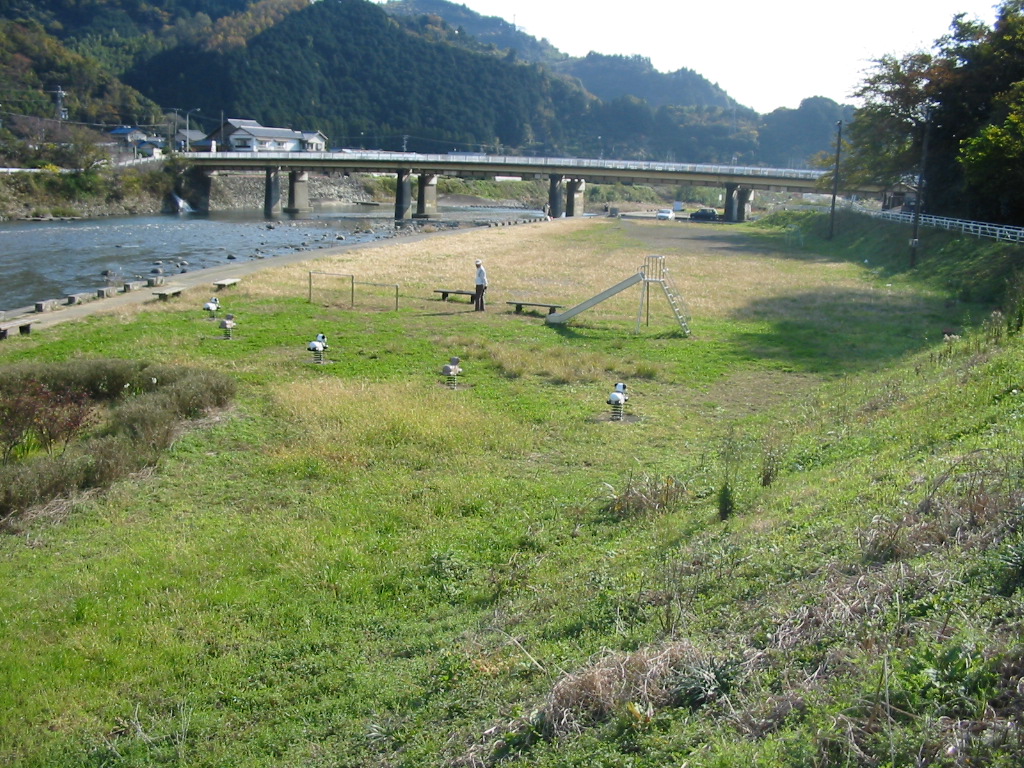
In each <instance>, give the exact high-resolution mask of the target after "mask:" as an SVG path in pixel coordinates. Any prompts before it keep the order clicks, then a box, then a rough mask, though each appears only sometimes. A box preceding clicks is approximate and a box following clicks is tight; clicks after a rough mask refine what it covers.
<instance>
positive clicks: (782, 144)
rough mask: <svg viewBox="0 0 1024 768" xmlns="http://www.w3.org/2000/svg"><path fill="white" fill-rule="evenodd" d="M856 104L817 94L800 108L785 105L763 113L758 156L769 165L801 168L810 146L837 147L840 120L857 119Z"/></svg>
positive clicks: (829, 148)
mask: <svg viewBox="0 0 1024 768" xmlns="http://www.w3.org/2000/svg"><path fill="white" fill-rule="evenodd" d="M853 115H854V108H853V107H852V106H850V105H846V106H842V105H840V104H837V103H836V102H834V101H832V99H826V98H825V97H824V96H814V97H812V98H809V99H804V100H803V101H802V102H800V106H799V107H797V108H796V109H788V108H786V107H781V108H779V109H776V110H774V111H772V112H769V113H768V114H767V115H762V116H761V118H760V121H759V123H758V125H759V130H758V142H759V147H758V157H759V158H760V160H761V162H762V163H764V164H765V165H768V166H774V167H778V168H800V167H801V166H802V165H803V164H804V163H806V162H807V160H808V155H807V148H808V147H820V148H821V149H822V151H826V150H828V151H830V152H831V151H834V150H835V142H836V138H837V130H836V124H837V123H839V122H840V121H842V122H844V123H849V122H850V121H851V120H853Z"/></svg>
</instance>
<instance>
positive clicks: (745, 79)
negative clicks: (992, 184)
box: [453, 0, 998, 114]
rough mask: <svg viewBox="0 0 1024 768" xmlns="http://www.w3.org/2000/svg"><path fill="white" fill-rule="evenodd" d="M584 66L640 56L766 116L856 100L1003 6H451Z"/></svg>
mask: <svg viewBox="0 0 1024 768" xmlns="http://www.w3.org/2000/svg"><path fill="white" fill-rule="evenodd" d="M453 1H454V2H459V3H460V4H462V5H465V6H466V7H468V8H470V9H472V10H474V11H476V12H477V13H479V14H481V15H483V16H498V17H500V18H503V19H505V20H506V21H509V22H512V23H514V24H516V25H517V26H518V27H519V28H521V29H522V30H523V31H524V32H526V33H528V34H530V35H532V36H533V37H536V38H538V39H540V38H547V39H548V42H550V43H551V44H552V45H554V46H555V47H556V48H558V49H559V50H560V51H562V52H564V53H567V54H569V55H571V56H586V55H587V53H589V52H590V51H595V52H597V53H603V54H622V55H627V56H631V55H634V54H640V55H642V56H646V57H648V58H649V59H650V60H651V63H652V64H653V65H654V68H655V69H657V70H659V71H661V72H674V71H676V70H678V69H682V68H687V69H692V70H693V71H695V72H697V73H698V74H700V75H703V76H704V77H706V78H707V79H708V80H710V81H711V82H712V83H717V84H718V85H719V86H720V87H721V88H723V89H724V90H725V91H726V92H727V93H728V94H729V95H730V96H732V97H733V98H734V99H736V100H737V101H738V102H740V103H741V104H743V105H744V106H747V107H752V108H753V109H755V110H756V111H758V112H760V113H762V114H763V113H766V112H771V111H772V110H773V109H777V108H778V107H791V108H793V107H798V106H799V105H800V101H801V100H802V99H805V98H808V97H810V96H827V97H829V98H831V99H834V100H835V101H837V102H839V103H841V104H844V103H845V104H851V103H854V100H853V98H852V97H851V96H850V93H851V91H852V90H853V89H854V88H855V87H856V86H857V85H859V84H860V82H861V81H862V80H863V74H864V71H865V70H866V69H868V68H869V67H870V65H871V61H872V59H877V58H880V57H881V56H882V55H884V54H887V53H891V54H895V55H902V54H904V53H909V52H911V51H915V50H918V49H925V50H929V49H931V47H932V43H933V42H934V41H935V40H936V39H937V38H939V37H941V36H942V35H944V34H946V33H947V32H948V31H949V23H950V21H952V19H953V17H954V16H955V15H956V14H957V13H961V12H963V13H966V14H967V16H968V18H972V19H980V20H981V21H983V22H985V23H986V24H987V25H989V26H991V25H992V24H993V23H994V22H995V18H996V8H997V5H998V2H997V0H846V1H845V2H842V1H841V0H725V1H724V2H708V0H698V1H697V2H684V0H627V1H626V2H616V3H604V2H594V1H593V0H586V1H584V0H453Z"/></svg>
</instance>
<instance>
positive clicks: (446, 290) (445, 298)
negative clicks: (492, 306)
mask: <svg viewBox="0 0 1024 768" xmlns="http://www.w3.org/2000/svg"><path fill="white" fill-rule="evenodd" d="M434 293H440V294H441V301H448V297H449V296H470V297H472V296H476V291H456V290H453V289H451V288H443V289H442V288H438V289H437V290H436V291H434Z"/></svg>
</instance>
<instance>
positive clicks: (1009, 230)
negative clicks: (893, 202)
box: [859, 208, 1024, 243]
mask: <svg viewBox="0 0 1024 768" xmlns="http://www.w3.org/2000/svg"><path fill="white" fill-rule="evenodd" d="M859 210H860V212H861V213H866V214H868V215H870V216H875V217H876V218H880V219H886V220H888V221H899V222H902V223H904V224H913V223H914V214H912V213H899V212H896V211H872V210H868V209H863V208H862V209H859ZM918 223H919V224H920V225H921V226H922V227H934V228H937V229H946V230H950V231H954V232H961V233H963V234H965V235H974V236H976V237H986V238H989V239H991V240H999V241H1002V242H1006V243H1024V227H1009V226H1005V225H1003V224H990V223H988V222H985V221H970V220H968V219H950V218H946V217H944V216H929V215H928V214H924V213H922V214H921V217H920V219H919V220H918Z"/></svg>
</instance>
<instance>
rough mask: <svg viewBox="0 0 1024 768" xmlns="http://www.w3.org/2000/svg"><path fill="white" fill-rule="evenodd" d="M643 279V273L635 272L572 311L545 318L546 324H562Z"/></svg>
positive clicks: (568, 310)
mask: <svg viewBox="0 0 1024 768" xmlns="http://www.w3.org/2000/svg"><path fill="white" fill-rule="evenodd" d="M643 279H644V273H643V272H637V273H636V274H635V275H630V276H629V277H627V278H626V279H625V280H623V281H622V282H621V283H619V284H618V285H613V286H612V287H611V288H609V289H608V290H607V291H602V292H601V293H599V294H597V296H593V297H591V298H589V299H587V300H586V301H584V302H583V303H582V304H577V305H576V306H575V307H573V308H572V309H567V310H565V312H556V313H555V314H553V315H548V316H547V322H548V323H549V324H555V323H564V322H565V321H566V320H568V319H569V318H571V317H575V316H576V315H578V314H579V313H580V312H582V311H584V310H586V309H590V308H591V307H592V306H594V305H595V304H600V303H601V302H602V301H604V300H605V299H608V298H611V297H612V296H614V295H615V294H616V293H619V292H620V291H624V290H626V289H627V288H629V287H630V286H633V285H636V284H637V283H639V282H640V281H641V280H643Z"/></svg>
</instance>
